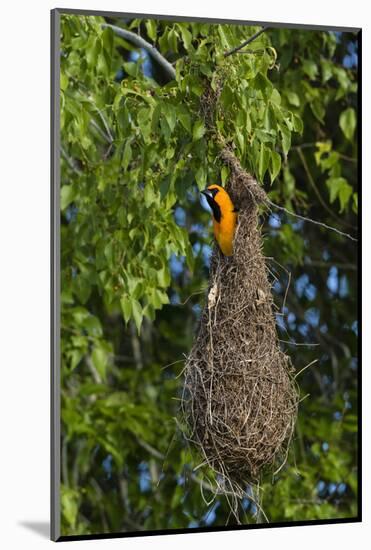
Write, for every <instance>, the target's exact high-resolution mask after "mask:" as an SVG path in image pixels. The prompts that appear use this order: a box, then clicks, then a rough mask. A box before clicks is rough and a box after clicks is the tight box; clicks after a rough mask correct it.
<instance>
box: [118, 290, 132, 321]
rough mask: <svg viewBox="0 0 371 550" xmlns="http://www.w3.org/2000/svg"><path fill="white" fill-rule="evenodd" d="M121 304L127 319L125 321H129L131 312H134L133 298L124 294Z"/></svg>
mask: <svg viewBox="0 0 371 550" xmlns="http://www.w3.org/2000/svg"><path fill="white" fill-rule="evenodd" d="M120 305H121V310H122V314H123V316H124V319H125V323H127V322H128V321H129V320H130V317H131V312H132V308H131V300H130V298H129V296H128V295H127V294H123V295H122V296H121V298H120Z"/></svg>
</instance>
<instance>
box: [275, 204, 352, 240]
mask: <svg viewBox="0 0 371 550" xmlns="http://www.w3.org/2000/svg"><path fill="white" fill-rule="evenodd" d="M265 202H266V203H267V204H269V205H270V206H273V207H274V208H278V210H282V212H286V214H289V215H290V216H294V217H295V218H299V220H303V221H305V222H310V223H313V224H314V225H320V226H321V227H324V228H325V229H329V230H330V231H334V232H335V233H338V234H339V235H341V236H342V237H347V239H350V240H351V241H354V242H357V241H358V239H356V238H355V237H352V235H349V234H348V233H344V232H343V231H340V229H336V227H331V225H327V224H326V223H323V222H318V221H317V220H312V218H306V217H305V216H300V214H295V212H291V211H290V210H287V208H284V207H283V206H279V205H278V204H276V203H274V202H272V201H271V200H269V199H266V201H265Z"/></svg>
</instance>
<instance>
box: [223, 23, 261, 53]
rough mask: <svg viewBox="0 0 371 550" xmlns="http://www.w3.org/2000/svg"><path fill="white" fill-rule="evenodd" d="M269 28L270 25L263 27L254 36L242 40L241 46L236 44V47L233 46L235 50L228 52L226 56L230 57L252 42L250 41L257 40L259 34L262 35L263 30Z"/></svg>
mask: <svg viewBox="0 0 371 550" xmlns="http://www.w3.org/2000/svg"><path fill="white" fill-rule="evenodd" d="M268 29H269V27H263V28H262V29H260V31H258V32H256V33H255V34H254V35H253V36H251V38H248V39H247V40H245V42H242V44H240V45H239V46H236V48H233V50H230V51H229V52H226V53H225V54H224V57H229V56H230V55H232V54H234V53H236V52H238V51H239V50H241V49H242V48H244V47H245V46H247V45H248V44H250V42H252V41H253V40H256V39H257V38H258V36H260V35H261V34H262V33H263V32H265V31H267V30H268Z"/></svg>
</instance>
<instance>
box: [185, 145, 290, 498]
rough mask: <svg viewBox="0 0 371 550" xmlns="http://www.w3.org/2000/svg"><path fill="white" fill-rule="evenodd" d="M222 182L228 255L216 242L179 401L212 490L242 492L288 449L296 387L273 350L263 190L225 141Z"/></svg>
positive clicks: (278, 351)
mask: <svg viewBox="0 0 371 550" xmlns="http://www.w3.org/2000/svg"><path fill="white" fill-rule="evenodd" d="M221 158H222V161H223V162H224V163H225V164H226V165H228V166H229V168H230V178H229V181H228V184H227V186H226V189H227V191H228V193H229V194H230V196H231V198H232V200H233V203H234V204H235V206H237V208H238V209H239V214H238V223H237V228H236V233H235V238H234V254H233V256H231V257H225V256H223V255H222V253H221V252H220V250H219V248H218V247H217V246H216V245H215V247H214V250H213V254H212V258H211V267H210V281H209V288H208V294H207V299H206V304H205V306H204V309H203V312H202V315H201V321H200V326H199V329H198V334H197V336H196V339H195V342H194V345H193V348H192V350H191V352H190V354H189V357H188V358H187V361H186V367H185V383H184V392H183V399H182V408H183V413H184V417H185V421H186V425H187V429H188V431H187V438H188V440H189V441H190V442H191V443H192V444H194V445H196V447H197V448H198V450H199V451H200V453H201V455H202V457H203V461H204V463H205V464H207V465H208V466H209V467H210V468H212V470H214V472H215V473H216V478H217V480H218V491H219V492H220V491H222V492H223V491H224V492H226V493H227V492H229V493H230V492H231V491H232V493H233V494H234V495H236V496H239V497H241V498H242V497H243V496H244V494H245V491H246V486H247V484H248V483H254V482H257V481H258V480H259V479H260V475H261V473H262V472H263V471H264V470H265V469H268V468H269V467H270V468H271V469H272V468H277V467H279V466H280V464H282V462H283V461H284V460H285V458H286V456H287V451H288V446H289V443H290V439H291V436H292V433H293V430H294V425H295V420H296V415H297V407H298V390H297V387H296V384H295V381H294V378H293V369H292V366H291V363H290V359H289V357H288V356H287V355H285V353H284V352H283V351H282V350H281V349H280V345H279V342H278V336H277V332H276V323H275V317H274V313H273V310H274V304H273V299H272V293H271V284H270V282H269V280H268V270H267V266H266V263H265V258H264V256H263V252H262V236H261V232H260V228H259V226H258V205H259V204H260V203H263V202H265V200H266V195H265V192H264V191H263V189H262V188H261V187H260V186H259V185H258V184H257V182H256V181H255V180H254V179H253V178H252V177H251V176H249V175H248V174H247V173H246V172H245V171H243V169H242V168H241V166H240V164H239V163H238V161H237V159H236V158H235V157H234V155H233V152H232V151H231V150H229V149H228V148H226V147H224V149H223V151H222V153H221Z"/></svg>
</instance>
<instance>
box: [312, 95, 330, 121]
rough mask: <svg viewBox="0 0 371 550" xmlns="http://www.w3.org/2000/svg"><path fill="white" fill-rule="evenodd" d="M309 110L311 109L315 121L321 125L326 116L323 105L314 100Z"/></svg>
mask: <svg viewBox="0 0 371 550" xmlns="http://www.w3.org/2000/svg"><path fill="white" fill-rule="evenodd" d="M310 108H311V109H312V112H313V114H314V116H315V117H316V118H317V120H319V121H320V122H322V124H323V117H324V116H325V114H326V109H325V106H324V105H323V103H322V102H321V101H320V100H319V99H314V100H313V101H312V102H311V103H310Z"/></svg>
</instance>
